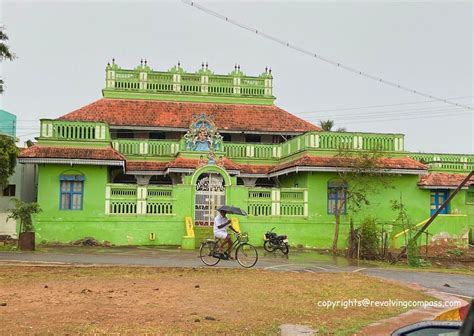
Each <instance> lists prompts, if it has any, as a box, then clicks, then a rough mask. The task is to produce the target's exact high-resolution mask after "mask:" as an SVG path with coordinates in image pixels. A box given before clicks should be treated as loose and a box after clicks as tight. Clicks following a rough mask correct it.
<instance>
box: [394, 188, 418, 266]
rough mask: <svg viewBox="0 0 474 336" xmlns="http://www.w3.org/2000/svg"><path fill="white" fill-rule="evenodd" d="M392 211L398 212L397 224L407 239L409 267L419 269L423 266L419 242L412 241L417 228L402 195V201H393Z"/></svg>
mask: <svg viewBox="0 0 474 336" xmlns="http://www.w3.org/2000/svg"><path fill="white" fill-rule="evenodd" d="M392 210H394V211H396V212H397V218H396V219H395V223H396V225H397V226H399V227H401V229H402V232H403V236H404V239H405V246H406V247H407V260H408V265H409V266H413V267H417V266H420V265H421V258H420V248H419V246H418V242H417V241H416V240H415V239H412V238H413V236H414V234H415V233H416V231H417V230H416V227H415V225H413V224H412V223H411V221H410V218H409V217H408V211H407V208H406V205H405V203H403V200H402V195H401V194H400V201H397V200H392Z"/></svg>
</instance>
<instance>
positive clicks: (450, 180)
mask: <svg viewBox="0 0 474 336" xmlns="http://www.w3.org/2000/svg"><path fill="white" fill-rule="evenodd" d="M466 176H467V174H450V173H430V174H428V175H424V176H422V177H421V178H420V182H418V185H419V186H421V187H435V186H443V187H457V186H458V185H460V184H461V182H462V181H463V180H464V179H465V178H466ZM468 184H474V179H471V181H470V182H468Z"/></svg>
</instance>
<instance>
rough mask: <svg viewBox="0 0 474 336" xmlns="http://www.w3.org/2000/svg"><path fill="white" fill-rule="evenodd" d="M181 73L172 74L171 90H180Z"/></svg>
mask: <svg viewBox="0 0 474 336" xmlns="http://www.w3.org/2000/svg"><path fill="white" fill-rule="evenodd" d="M180 83H181V75H180V74H174V75H173V91H176V92H179V91H181V84H180Z"/></svg>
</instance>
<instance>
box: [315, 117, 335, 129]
mask: <svg viewBox="0 0 474 336" xmlns="http://www.w3.org/2000/svg"><path fill="white" fill-rule="evenodd" d="M319 126H320V127H321V128H322V129H323V131H325V132H331V131H332V128H333V127H334V121H333V120H329V119H328V120H320V121H319Z"/></svg>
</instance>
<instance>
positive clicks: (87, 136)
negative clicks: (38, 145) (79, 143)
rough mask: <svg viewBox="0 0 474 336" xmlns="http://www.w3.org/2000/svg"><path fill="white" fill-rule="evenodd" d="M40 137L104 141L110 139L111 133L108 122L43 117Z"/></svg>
mask: <svg viewBox="0 0 474 336" xmlns="http://www.w3.org/2000/svg"><path fill="white" fill-rule="evenodd" d="M40 137H41V138H50V139H59V140H102V141H103V140H108V139H110V133H109V126H108V125H107V124H106V123H101V122H83V121H65V120H51V119H41V129H40Z"/></svg>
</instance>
